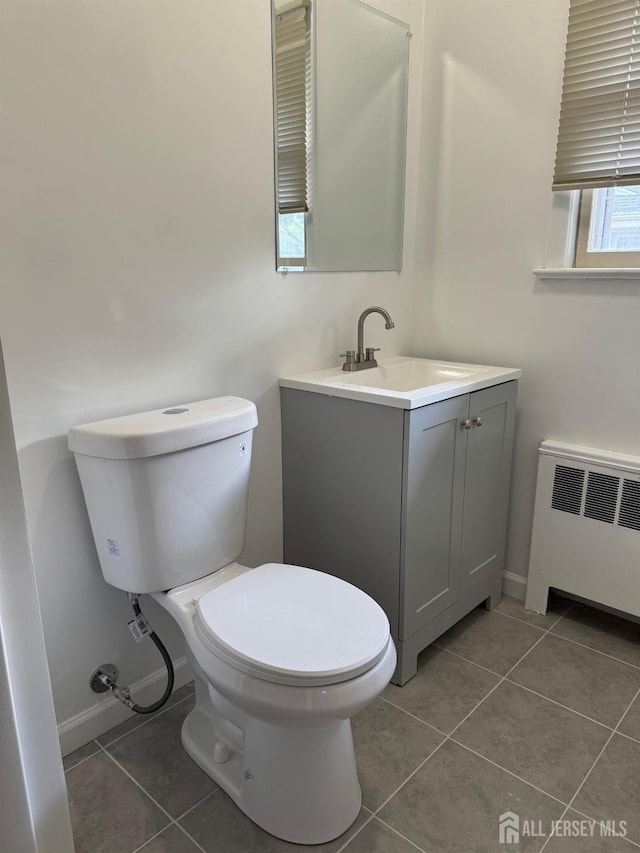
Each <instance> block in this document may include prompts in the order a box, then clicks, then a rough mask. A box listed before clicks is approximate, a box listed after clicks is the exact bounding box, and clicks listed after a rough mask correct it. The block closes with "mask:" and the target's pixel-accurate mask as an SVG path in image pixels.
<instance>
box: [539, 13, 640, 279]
mask: <svg viewBox="0 0 640 853" xmlns="http://www.w3.org/2000/svg"><path fill="white" fill-rule="evenodd" d="M553 189H554V190H567V189H571V190H580V191H581V193H582V197H581V203H580V214H579V221H578V229H577V241H576V258H575V266H579V267H580V266H581V267H640V0H571V7H570V12H569V30H568V35H567V47H566V53H565V67H564V81H563V90H562V105H561V110H560V126H559V130H558V146H557V152H556V168H555V175H554V182H553Z"/></svg>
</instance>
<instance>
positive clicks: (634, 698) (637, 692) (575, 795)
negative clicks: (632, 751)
mask: <svg viewBox="0 0 640 853" xmlns="http://www.w3.org/2000/svg"><path fill="white" fill-rule="evenodd" d="M638 696H640V688H638V690H636V692H635V695H634V697H633V699H632V700H631V702H629V704H628V705H627V707H626V710H625V711H624V713H623V714H622V716H621V717H620V719H619V720H618V722H617V724H616V727H615V728H614V730H613V731H612V732H611V734H610V735H609V737H608V738H607V742H606V743H605V745H604V746H603V747H602V749H601V750H600V752H599V753H598V755H597V757H596V759H595V761H594V762H593V764H592V765H591V767H590V768H589V769H588V770H587V773H586V776H585V777H584V779H583V780H582V782H581V783H580V784H579V785H578V788H577V790H576V792H575V794H574V795H573V797H572V798H571V799H570V800H569V804H568V805H567V807H566V808H565V810H564V812H563V813H562V814H561V815H560V818H559V820H562V819H563V818H564V816H565V815H566V813H567V812H568V811H569V809H570V808H571V806H572V805H573V803H574V801H575V799H576V797H577V796H578V794H579V793H580V791H581V790H582V789H583V787H584V785H585V783H586V781H587V779H588V778H589V776H591V773H592V772H593V770H594V769H595V766H596V764H597V763H598V761H600V759H601V758H602V756H603V755H604V751H605V750H606V748H607V747H608V746H609V744H610V743H611V741H612V740H613V738H614V737H615V735H616V732H617V731H618V727H619V726H620V725H621V724H622V722H623V721H624V718H625V717H626V716H627V714H628V713H629V710H630V709H631V706H632V705H633V703H634V702H635V701H636V699H637V698H638ZM551 838H552V836H551V835H549V837H548V838H547V840H546V841H545V843H544V844H543V845H542V847H541V848H540V851H539V853H543V850H544V849H545V847H546V846H547V845H548V844H549V841H550V840H551Z"/></svg>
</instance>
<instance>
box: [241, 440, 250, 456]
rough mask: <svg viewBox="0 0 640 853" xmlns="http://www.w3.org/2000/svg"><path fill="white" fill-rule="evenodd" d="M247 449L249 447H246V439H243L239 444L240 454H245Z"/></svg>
mask: <svg viewBox="0 0 640 853" xmlns="http://www.w3.org/2000/svg"><path fill="white" fill-rule="evenodd" d="M248 450H249V448H248V447H247V443H246V441H243V442H242V443H241V444H240V456H246V455H247V451H248Z"/></svg>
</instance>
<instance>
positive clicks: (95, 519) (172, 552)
mask: <svg viewBox="0 0 640 853" xmlns="http://www.w3.org/2000/svg"><path fill="white" fill-rule="evenodd" d="M257 423H258V417H257V413H256V407H255V406H254V404H253V403H251V402H250V401H249V400H242V399H240V398H239V397H217V398H215V399H213V400H201V401H200V402H197V403H186V404H184V405H180V406H174V407H171V408H167V409H157V410H155V411H151V412H142V413H141V414H136V415H126V416H125V417H120V418H110V419H108V420H103V421H96V422H94V423H90V424H83V425H82V426H76V427H73V428H72V429H70V430H69V449H70V450H72V451H73V453H74V455H75V459H76V464H77V466H78V472H79V474H80V481H81V483H82V490H83V492H84V498H85V502H86V505H87V510H88V512H89V520H90V522H91V529H92V530H93V537H94V539H95V543H96V549H97V551H98V556H99V558H100V566H101V568H102V573H103V575H104V578H105V580H106V581H107V582H108V583H110V584H112V585H113V586H115V587H118V588H119V589H123V590H126V591H127V592H137V593H142V592H160V591H162V590H167V589H173V587H176V586H180V585H181V584H184V583H189V582H190V581H192V580H196V579H197V578H200V577H203V576H204V575H208V574H211V573H212V572H214V571H216V570H217V569H220V568H222V567H223V566H226V565H228V564H229V563H231V562H233V561H234V560H235V559H237V557H238V556H239V555H240V554H241V553H242V550H243V548H244V540H245V527H246V517H247V493H248V487H249V472H250V467H251V439H252V435H253V429H254V428H255V427H256V426H257Z"/></svg>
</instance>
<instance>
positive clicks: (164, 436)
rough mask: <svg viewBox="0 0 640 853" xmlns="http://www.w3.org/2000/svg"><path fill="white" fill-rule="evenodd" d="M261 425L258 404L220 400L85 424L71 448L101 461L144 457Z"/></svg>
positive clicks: (72, 436)
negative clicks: (259, 423) (257, 410)
mask: <svg viewBox="0 0 640 853" xmlns="http://www.w3.org/2000/svg"><path fill="white" fill-rule="evenodd" d="M257 425H258V414H257V412H256V407H255V405H254V404H253V403H252V402H251V401H249V400H243V399H242V398H240V397H215V398H214V399H212V400H199V401H198V402H195V403H181V404H179V405H175V406H166V407H165V408H162V409H154V410H152V411H150V412H140V413H138V414H134V415H124V416H123V417H119V418H108V419H106V420H103V421H94V422H93V423H89V424H81V425H79V426H75V427H72V428H71V429H70V430H69V436H68V441H69V450H72V451H73V452H74V453H80V454H82V455H84V456H97V457H99V458H100V459H142V458H144V457H146V456H159V455H160V454H162V453H174V452H175V451H177V450H185V449H186V448H189V447H197V446H198V445H201V444H210V443H211V442H214V441H219V440H220V439H223V438H228V437H229V436H233V435H239V434H240V433H243V432H247V431H248V430H252V429H254V428H255V427H256V426H257Z"/></svg>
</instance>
